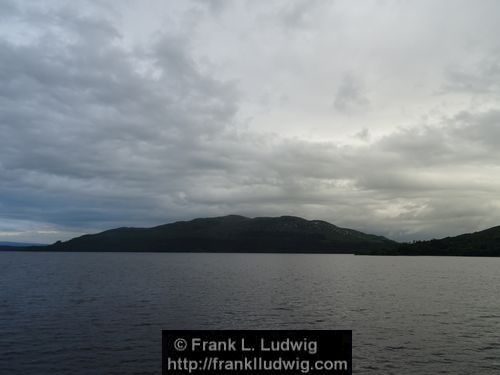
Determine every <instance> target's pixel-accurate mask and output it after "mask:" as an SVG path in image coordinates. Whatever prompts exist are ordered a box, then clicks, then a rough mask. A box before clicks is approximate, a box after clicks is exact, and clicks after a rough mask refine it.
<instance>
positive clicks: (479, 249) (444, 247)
mask: <svg viewBox="0 0 500 375" xmlns="http://www.w3.org/2000/svg"><path fill="white" fill-rule="evenodd" d="M356 253H357V254H360V255H363V254H364V255H368V254H371V255H442V256H444V255H449V256H495V257H496V256H500V226H497V227H493V228H489V229H486V230H482V231H479V232H474V233H468V234H461V235H459V236H455V237H446V238H442V239H433V240H430V241H417V242H413V243H405V244H399V245H398V246H396V247H393V248H391V249H389V248H387V249H382V250H362V251H359V252H356Z"/></svg>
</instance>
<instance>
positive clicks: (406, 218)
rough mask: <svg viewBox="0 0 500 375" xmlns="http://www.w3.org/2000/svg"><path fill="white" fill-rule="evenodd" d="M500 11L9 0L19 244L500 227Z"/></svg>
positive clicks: (453, 3)
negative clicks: (144, 231) (277, 226)
mask: <svg viewBox="0 0 500 375" xmlns="http://www.w3.org/2000/svg"><path fill="white" fill-rule="evenodd" d="M499 35H500V1H496V0H491V1H489V0H482V1H470V0H468V1H460V0H423V1H422V0H418V1H397V0H378V1H375V0H374V1H369V0H366V1H349V0H345V1H342V0H336V1H335V0H324V1H322V0H317V1H315V0H300V1H299V0H297V1H290V0H286V1H277V0H273V1H264V0H263V1H256V0H246V1H245V0H241V1H239V0H236V1H224V0H211V1H208V0H207V1H203V0H192V1H93V2H84V1H70V2H67V1H61V2H58V1H25V0H23V1H10V0H0V241H40V242H53V241H55V240H58V239H61V240H65V239H68V238H70V237H73V236H75V235H79V234H82V233H86V232H96V231H100V230H104V229H109V228H113V227H117V226H152V225H158V224H163V223H167V222H172V221H176V220H184V219H191V218H195V217H205V216H218V215H225V214H231V213H234V214H242V215H247V216H280V215H297V216H302V217H306V218H309V219H324V220H327V221H329V222H331V223H333V224H336V225H339V226H344V227H350V228H354V229H358V230H362V231H365V232H369V233H375V234H381V235H385V236H388V237H390V238H392V239H396V240H404V241H406V240H413V239H428V238H433V237H443V236H448V235H456V234H459V233H463V232H470V231H475V230H480V229H484V228H487V227H491V226H495V225H500V194H499V193H500V147H499V145H500V100H499V99H500V39H499V38H498V36H499Z"/></svg>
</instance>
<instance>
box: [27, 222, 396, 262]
mask: <svg viewBox="0 0 500 375" xmlns="http://www.w3.org/2000/svg"><path fill="white" fill-rule="evenodd" d="M396 245H397V243H396V242H394V241H391V240H389V239H387V238H385V237H381V236H375V235H370V234H365V233H362V232H358V231H355V230H352V229H346V228H340V227H337V226H335V225H333V224H330V223H327V222H325V221H320V220H306V219H302V218H299V217H293V216H281V217H257V218H253V219H251V218H247V217H243V216H236V215H230V216H222V217H215V218H205V219H194V220H191V221H179V222H175V223H172V224H165V225H161V226H157V227H154V228H117V229H112V230H108V231H105V232H102V233H98V234H87V235H84V236H81V237H77V238H74V239H71V240H69V241H66V242H56V243H55V244H53V245H49V246H46V247H39V248H29V250H48V251H137V252H237V253H238V252H239V253H243V252H252V253H264V252H273V253H354V252H355V251H356V250H368V251H376V250H385V249H391V248H394V247H395V246H396Z"/></svg>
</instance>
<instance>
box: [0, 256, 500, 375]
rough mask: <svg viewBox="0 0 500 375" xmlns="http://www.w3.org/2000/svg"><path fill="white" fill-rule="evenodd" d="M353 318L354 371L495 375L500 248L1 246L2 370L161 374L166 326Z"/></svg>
mask: <svg viewBox="0 0 500 375" xmlns="http://www.w3.org/2000/svg"><path fill="white" fill-rule="evenodd" d="M189 328H191V329H207V328H211V329H313V328H314V329H352V330H353V366H354V373H355V374H375V375H378V374H398V375H400V374H403V375H405V374H422V375H424V374H425V375H428V374H454V375H457V374H466V375H469V374H499V373H500V259H498V258H458V257H368V256H352V255H300V254H293V255H291V254H290V255H278V254H160V253H156V254H155V253H148V254H138V253H38V254H37V253H21V252H4V253H0V374H9V375H10V374H22V375H30V374H37V375H57V374H71V375H75V374H77V375H79V374H81V375H92V374H96V375H106V374H120V375H123V374H159V373H160V372H161V371H160V369H161V329H189Z"/></svg>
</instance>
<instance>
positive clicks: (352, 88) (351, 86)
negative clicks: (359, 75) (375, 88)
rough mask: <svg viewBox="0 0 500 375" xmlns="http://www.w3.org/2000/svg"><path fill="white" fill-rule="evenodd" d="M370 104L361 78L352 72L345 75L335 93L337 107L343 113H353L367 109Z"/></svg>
mask: <svg viewBox="0 0 500 375" xmlns="http://www.w3.org/2000/svg"><path fill="white" fill-rule="evenodd" d="M369 104H370V102H369V100H368V98H367V97H366V95H365V93H364V90H363V88H362V85H361V83H360V82H359V80H357V79H356V78H354V77H353V76H352V75H351V74H346V75H344V77H343V78H342V81H341V83H340V85H339V88H338V89H337V92H336V94H335V99H334V102H333V105H334V107H335V109H336V110H337V111H340V112H343V113H353V112H356V111H360V110H363V109H366V108H367V107H368V105H369Z"/></svg>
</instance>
